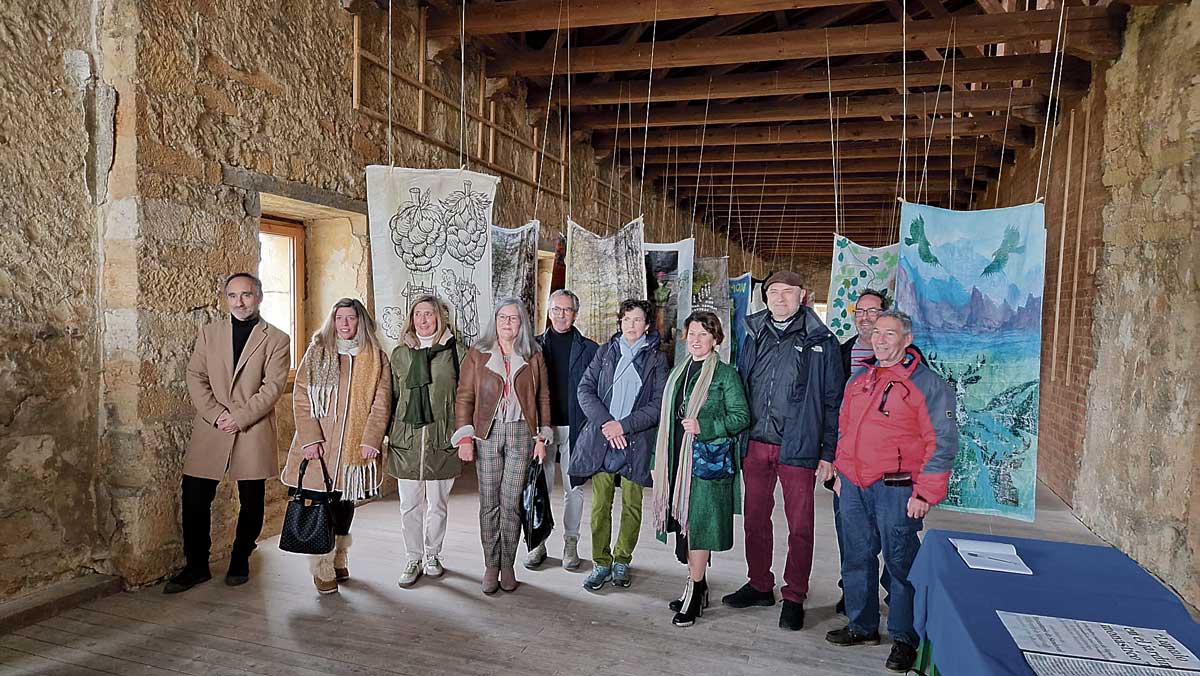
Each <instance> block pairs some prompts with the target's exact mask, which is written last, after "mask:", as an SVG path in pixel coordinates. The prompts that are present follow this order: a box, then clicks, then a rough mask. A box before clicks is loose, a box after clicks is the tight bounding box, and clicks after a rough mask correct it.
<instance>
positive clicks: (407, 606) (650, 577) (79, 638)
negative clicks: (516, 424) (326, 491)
mask: <svg viewBox="0 0 1200 676" xmlns="http://www.w3.org/2000/svg"><path fill="white" fill-rule="evenodd" d="M474 491H475V487H474V481H473V479H469V478H468V479H463V480H460V482H459V485H457V486H456V487H455V491H454V494H453V495H452V498H451V504H450V532H449V535H448V536H447V541H446V548H445V552H444V560H445V565H446V568H447V572H446V575H445V576H444V577H442V578H441V579H437V580H431V579H428V578H422V579H421V581H419V582H418V583H417V585H416V586H415V587H413V588H411V589H401V588H399V587H398V586H397V585H396V578H397V576H398V574H399V569H400V567H401V565H402V564H403V548H402V546H401V542H400V526H399V515H398V507H397V504H396V501H395V498H389V499H387V500H385V501H380V502H375V503H372V504H369V505H366V506H364V507H362V508H361V509H360V510H359V512H358V514H357V516H356V518H355V520H354V528H353V532H354V537H355V544H354V549H353V551H352V553H351V559H350V567H351V572H352V575H353V576H354V577H353V580H351V581H350V582H348V583H345V584H343V585H342V591H341V593H340V594H336V595H331V596H319V595H318V594H317V593H316V591H315V590H314V589H313V586H312V582H311V577H310V576H309V573H308V567H307V564H306V562H305V561H304V560H303V558H302V557H299V556H294V555H289V554H285V553H283V552H280V551H279V550H278V549H277V548H276V541H275V540H274V539H271V540H267V541H264V542H263V543H261V545H260V547H259V551H258V553H257V554H256V555H255V557H254V559H253V561H252V573H253V577H252V579H251V581H250V583H249V584H247V585H245V586H243V587H239V588H229V587H226V586H225V585H224V584H222V583H221V579H220V578H221V576H222V575H223V573H224V567H223V566H215V567H214V573H215V574H217V577H216V578H214V580H213V581H212V582H209V583H207V584H204V585H201V586H199V587H197V588H195V589H193V590H191V591H189V592H187V593H185V594H179V595H174V596H166V595H164V594H162V587H161V585H157V586H154V587H150V588H146V589H142V590H138V591H133V592H126V593H123V594H118V595H115V596H110V597H107V598H103V599H100V600H97V601H93V602H91V603H87V604H85V605H83V606H80V607H78V608H75V609H73V610H70V611H67V612H66V613H64V614H62V615H59V616H57V617H55V618H52V619H49V620H46V621H44V622H41V623H39V624H36V625H33V626H30V627H26V628H24V629H21V630H19V631H16V632H15V633H13V634H9V635H5V636H0V674H54V675H60V674H61V675H64V676H74V675H76V674H79V675H88V676H91V675H94V674H118V675H120V676H142V675H146V676H159V675H164V674H191V675H194V676H245V675H259V676H284V675H287V676H317V675H320V674H330V675H334V676H351V675H354V676H359V675H373V674H388V675H397V674H401V675H407V674H411V675H413V676H424V675H427V674H481V675H482V674H539V675H540V674H553V675H561V676H568V675H569V676H576V675H587V674H597V675H600V674H603V675H605V676H622V675H626V674H629V675H634V674H637V675H643V674H645V675H650V676H666V675H674V674H678V675H687V676H694V675H695V674H751V675H761V676H766V675H768V674H770V675H772V676H773V675H775V674H784V673H786V674H832V675H841V674H845V675H857V674H864V673H868V674H869V673H886V672H884V670H883V661H884V659H885V658H886V657H887V653H888V650H889V646H888V644H887V643H886V642H885V643H884V645H882V646H879V647H873V648H835V647H833V646H830V645H829V644H827V643H826V642H825V640H824V637H825V632H826V631H828V630H830V629H834V628H837V627H839V626H842V624H844V622H845V618H842V617H839V616H836V615H835V614H834V610H833V608H834V604H835V602H836V601H837V599H838V589H837V586H836V583H837V579H838V572H837V549H836V545H835V542H834V534H833V524H832V512H831V505H830V495H829V493H828V492H827V491H825V490H823V489H819V488H818V492H817V508H816V512H817V515H816V522H817V551H816V556H815V562H814V566H813V575H812V590H811V593H810V596H809V601H808V603H807V604H806V606H807V609H808V619H807V623H806V628H805V630H804V631H801V632H794V633H793V632H786V631H783V630H781V629H779V628H778V626H777V621H778V613H779V607H778V606H775V607H773V608H755V609H749V610H731V609H728V608H724V607H722V606H721V604H720V601H719V597H720V596H721V595H722V594H726V593H728V592H730V591H733V590H734V589H736V588H737V587H738V586H740V585H741V584H742V583H743V582H744V581H745V561H744V559H743V558H742V551H743V550H742V545H741V539H742V538H741V534H740V532H739V533H738V536H737V543H736V545H735V548H734V550H732V551H730V552H725V553H721V554H717V555H716V556H715V559H714V564H713V567H712V569H711V572H710V573H709V584H710V585H711V587H712V593H713V605H712V607H711V608H710V610H709V611H708V612H707V613H706V614H705V616H704V617H703V618H702V619H701V620H700V621H699V622H698V623H697V624H696V626H694V627H692V628H689V629H678V628H676V627H673V626H672V625H671V621H670V620H671V612H670V611H669V610H668V609H667V607H666V604H667V601H669V600H670V599H671V598H673V595H677V594H678V593H679V591H680V589H681V587H682V582H683V579H684V575H685V572H684V569H683V567H682V566H680V565H679V564H678V563H676V562H675V560H674V556H673V553H672V550H671V548H670V547H667V546H665V545H662V544H660V543H659V542H658V541H657V540H655V539H654V537H653V533H652V532H651V528H650V525H649V518H647V519H646V523H645V524H644V526H643V529H642V538H641V541H640V543H639V546H638V549H637V551H636V552H635V555H634V562H633V570H634V579H633V585H632V586H631V587H630V588H629V589H622V590H618V589H616V588H613V587H607V588H606V589H605V590H604V591H603V592H602V593H592V592H588V591H586V590H584V589H583V588H582V587H581V583H582V581H583V579H584V577H585V575H586V573H587V570H588V564H587V563H585V564H584V566H583V567H582V568H581V569H580V570H579V571H577V572H568V571H565V570H563V569H562V568H561V567H559V565H558V564H559V560H558V559H557V558H555V557H557V556H558V555H559V554H561V538H560V536H559V534H558V533H556V534H555V537H554V538H553V539H552V541H551V542H552V546H551V550H550V551H551V555H552V558H551V559H550V560H548V561H547V564H546V565H545V566H544V567H543V569H542V570H540V571H526V570H525V569H523V568H521V567H520V565H519V563H518V568H517V570H518V573H517V574H518V577H519V578H520V580H521V581H522V586H521V588H520V589H519V590H518V591H517V592H515V593H513V594H505V593H503V592H501V593H499V594H497V595H495V596H493V597H486V596H484V595H483V594H481V593H480V592H479V574H480V572H481V566H482V564H481V553H480V547H479V539H478V533H479V527H478V521H477V511H476V508H477V500H476V496H475V492H474ZM618 499H619V498H618ZM647 502H648V500H647ZM777 502H778V503H779V504H782V496H779V498H778V500H777ZM1038 503H1039V504H1038V507H1039V512H1038V518H1037V522H1036V523H1034V524H1024V523H1018V522H1014V521H1008V520H1004V519H995V518H987V517H979V516H968V515H964V514H958V513H953V512H947V511H943V510H936V511H935V512H934V514H933V516H931V517H930V518H929V519H928V523H927V526H928V527H935V528H952V529H959V530H972V531H981V532H995V533H1003V534H1012V535H1020V536H1029V537H1040V538H1046V539H1055V540H1064V541H1071V542H1083V543H1093V544H1097V543H1099V540H1098V539H1097V538H1096V537H1095V536H1093V535H1092V534H1091V533H1090V532H1089V531H1088V530H1087V529H1086V528H1084V527H1083V526H1082V525H1081V524H1080V523H1079V522H1078V521H1077V520H1076V519H1075V518H1074V517H1073V516H1072V515H1071V513H1070V511H1069V510H1068V509H1067V508H1066V506H1065V505H1064V504H1063V503H1062V502H1061V501H1060V500H1058V498H1056V497H1055V496H1054V495H1053V494H1052V493H1050V492H1049V491H1048V490H1046V489H1045V488H1044V487H1039V493H1038ZM776 516H777V518H776V520H775V530H776V537H775V542H776V556H775V560H776V568H775V569H776V571H777V574H778V571H781V570H782V564H783V557H784V551H783V549H782V543H784V542H785V541H786V540H785V534H786V531H785V526H784V521H783V515H782V513H780V512H779V511H777V513H776ZM647 517H648V515H647ZM584 520H585V524H584V537H583V543H584V544H583V545H582V546H581V549H583V554H585V555H586V554H587V553H588V552H589V551H590V546H588V544H587V543H588V542H589V541H588V533H587V524H586V521H587V517H586V514H585V519H584ZM737 527H739V528H740V523H739V524H737Z"/></svg>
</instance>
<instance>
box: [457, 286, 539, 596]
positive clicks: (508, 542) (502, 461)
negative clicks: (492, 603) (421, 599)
mask: <svg viewBox="0 0 1200 676" xmlns="http://www.w3.org/2000/svg"><path fill="white" fill-rule="evenodd" d="M454 425H455V427H456V428H457V429H456V430H455V432H454V434H453V436H451V438H450V441H451V443H453V444H455V445H457V446H458V455H459V457H460V458H462V460H463V461H466V462H469V461H471V460H477V462H476V463H475V471H476V473H477V475H478V477H479V534H480V539H481V540H482V542H483V559H484V565H485V566H486V568H485V569H484V573H483V593H484V594H494V593H495V592H496V590H497V589H503V590H504V591H506V592H510V591H514V590H516V588H517V585H518V583H517V577H516V572H515V571H514V570H513V563H514V562H515V561H516V558H517V545H518V543H519V541H520V538H521V516H520V513H519V509H520V503H521V489H522V488H523V487H524V484H525V472H526V470H528V469H529V462H530V457H531V456H532V457H533V458H536V459H537V461H538V462H541V461H542V460H543V459H544V458H545V457H546V442H547V441H549V440H550V439H552V438H553V437H552V436H551V435H552V434H553V428H551V427H550V386H549V378H548V377H547V375H546V362H545V361H544V360H543V358H542V353H541V350H540V349H539V348H538V345H537V342H536V341H535V340H534V337H533V328H532V326H530V322H529V313H528V312H526V310H525V306H524V304H523V303H521V301H519V300H517V299H515V298H502V299H500V300H497V301H496V313H495V315H494V316H493V318H492V322H491V323H490V324H489V325H488V326H487V328H486V329H485V330H484V332H483V333H482V334H481V335H480V336H479V338H478V339H477V340H476V341H475V345H474V346H473V347H472V348H471V349H470V351H468V352H467V356H466V357H465V358H463V362H462V367H461V373H460V375H459V382H458V395H457V397H456V399H455V402H454ZM477 456H478V457H477Z"/></svg>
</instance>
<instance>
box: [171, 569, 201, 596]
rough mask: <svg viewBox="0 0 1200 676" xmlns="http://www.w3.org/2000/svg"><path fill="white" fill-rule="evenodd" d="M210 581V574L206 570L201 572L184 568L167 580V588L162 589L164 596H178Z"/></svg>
mask: <svg viewBox="0 0 1200 676" xmlns="http://www.w3.org/2000/svg"><path fill="white" fill-rule="evenodd" d="M211 579H212V573H210V572H209V571H208V569H207V568H204V569H202V570H193V569H191V568H184V569H183V570H181V571H179V572H178V573H176V574H175V576H174V577H172V578H171V579H170V580H167V586H165V587H163V593H164V594H178V593H180V592H185V591H187V590H189V589H191V588H192V587H195V586H196V585H198V584H200V583H201V582H208V581H209V580H211Z"/></svg>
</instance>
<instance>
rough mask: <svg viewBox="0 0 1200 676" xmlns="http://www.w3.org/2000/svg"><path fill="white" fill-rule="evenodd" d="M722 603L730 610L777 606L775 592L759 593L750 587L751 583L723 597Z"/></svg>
mask: <svg viewBox="0 0 1200 676" xmlns="http://www.w3.org/2000/svg"><path fill="white" fill-rule="evenodd" d="M721 603H724V604H725V605H727V606H729V607H730V608H749V607H750V606H773V605H775V591H774V590H771V591H765V592H764V591H758V590H757V589H755V588H754V587H752V586H751V585H750V583H749V582H747V583H746V584H744V585H742V588H741V589H739V590H737V591H735V592H733V593H732V594H726V595H724V596H722V597H721Z"/></svg>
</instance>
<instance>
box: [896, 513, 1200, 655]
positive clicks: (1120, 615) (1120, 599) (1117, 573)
mask: <svg viewBox="0 0 1200 676" xmlns="http://www.w3.org/2000/svg"><path fill="white" fill-rule="evenodd" d="M949 538H965V539H969V540H986V541H990V542H1007V543H1010V544H1012V545H1014V546H1015V547H1016V548H1017V553H1018V554H1019V555H1020V556H1021V558H1022V559H1023V560H1024V561H1025V563H1026V564H1027V565H1028V566H1029V568H1030V569H1031V570H1033V575H1015V574H1012V573H998V572H993V571H987V570H972V569H970V568H968V567H967V564H966V563H965V562H963V560H962V558H961V557H960V556H959V555H958V551H957V550H956V549H955V548H954V545H953V544H951V543H950V541H949ZM909 580H911V581H912V584H913V586H914V587H916V599H915V605H914V609H913V610H914V613H913V614H914V620H915V626H916V630H917V633H918V634H919V635H920V636H922V637H923V638H926V639H928V640H929V641H930V643H932V644H933V649H934V652H933V655H934V663H935V664H936V665H937V668H938V671H940V672H941V673H943V674H945V676H984V675H985V674H986V675H991V674H996V675H1008V674H1013V675H1019V676H1031V675H1032V674H1033V670H1032V669H1030V668H1029V666H1028V665H1027V664H1026V663H1025V658H1024V657H1023V656H1022V655H1021V651H1020V650H1018V649H1017V645H1016V643H1015V642H1013V640H1012V637H1011V636H1010V635H1009V634H1008V630H1007V629H1005V628H1004V624H1003V623H1001V622H1000V618H999V617H998V616H997V615H996V611H997V610H1007V611H1010V612H1014V613H1028V614H1031V615H1047V616H1051V617H1065V618H1071V619H1077V620H1088V621H1092V622H1111V623H1114V624H1124V625H1129V626H1134V627H1150V628H1158V629H1166V630H1168V631H1169V632H1170V633H1171V635H1173V636H1174V637H1175V638H1176V639H1178V640H1179V641H1180V642H1181V643H1183V644H1184V645H1186V646H1187V647H1188V648H1189V649H1190V650H1191V651H1192V652H1193V653H1195V654H1197V655H1200V625H1197V624H1196V623H1195V622H1193V621H1192V619H1191V616H1190V615H1189V614H1188V612H1187V608H1185V607H1184V605H1183V603H1182V602H1181V601H1180V600H1179V599H1178V598H1177V597H1176V596H1175V595H1174V594H1173V593H1172V592H1171V591H1170V590H1169V589H1167V588H1166V587H1164V586H1163V585H1162V584H1161V583H1160V582H1159V581H1158V580H1156V579H1154V577H1153V576H1151V575H1150V574H1149V573H1147V572H1146V571H1145V570H1143V569H1142V568H1141V567H1140V566H1138V565H1137V564H1136V563H1135V562H1134V561H1133V560H1132V559H1130V558H1129V557H1128V556H1125V554H1123V553H1121V552H1120V551H1119V550H1117V549H1114V548H1112V547H1094V546H1090V545H1075V544H1068V543H1063V542H1047V541H1045V540H1027V539H1024V538H1012V537H1001V536H993V535H985V534H982V533H958V532H953V531H943V530H931V531H929V532H928V533H927V534H926V535H925V539H924V541H923V542H922V544H921V549H920V551H919V552H918V553H917V559H916V561H915V562H914V563H913V567H912V572H911V574H910V575H909Z"/></svg>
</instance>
